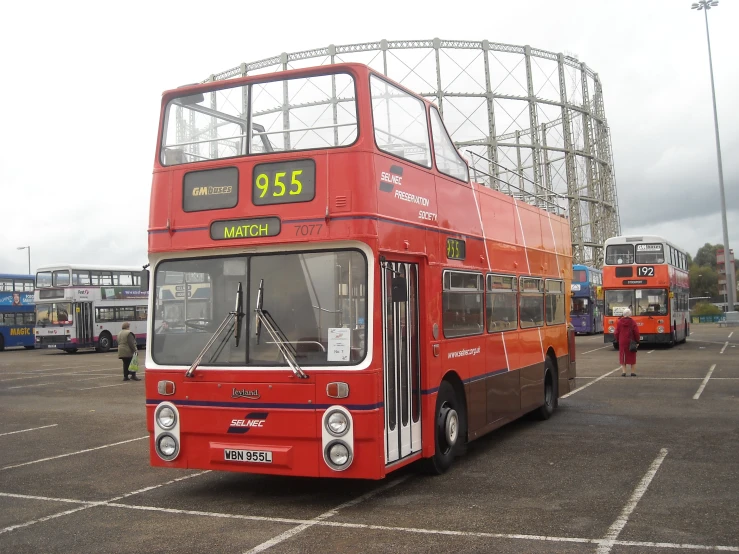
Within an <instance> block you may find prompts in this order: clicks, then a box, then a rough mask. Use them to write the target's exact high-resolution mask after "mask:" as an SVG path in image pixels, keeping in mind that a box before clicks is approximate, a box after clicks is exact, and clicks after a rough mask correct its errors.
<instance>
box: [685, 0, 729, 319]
mask: <svg viewBox="0 0 739 554" xmlns="http://www.w3.org/2000/svg"><path fill="white" fill-rule="evenodd" d="M716 6H718V0H700V1H699V2H696V3H694V4H693V5H692V6H691V8H692V9H694V10H698V11H701V10H703V15H704V16H705V20H706V40H707V41H708V68H709V69H710V71H711V95H712V97H713V123H714V126H715V128H716V157H717V158H718V186H719V190H720V191H721V223H722V224H723V231H724V269H725V271H726V296H727V298H726V301H727V309H728V311H730V312H733V311H734V300H735V295H736V283H735V280H734V277H735V276H734V272H733V271H732V269H731V263H730V262H729V260H730V259H731V250H729V227H728V225H727V223H726V195H725V194H724V169H723V163H722V162H721V142H720V141H719V136H718V112H717V111H716V87H715V85H714V83H713V60H712V58H711V36H710V34H709V33H708V10H710V9H711V8H714V7H716Z"/></svg>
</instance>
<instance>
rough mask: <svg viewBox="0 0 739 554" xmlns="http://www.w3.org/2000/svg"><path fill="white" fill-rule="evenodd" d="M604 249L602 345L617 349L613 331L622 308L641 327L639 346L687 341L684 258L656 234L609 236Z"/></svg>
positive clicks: (686, 286) (686, 264)
mask: <svg viewBox="0 0 739 554" xmlns="http://www.w3.org/2000/svg"><path fill="white" fill-rule="evenodd" d="M605 251H606V257H605V261H606V263H605V265H604V266H603V291H604V294H605V316H604V324H603V328H604V330H605V332H604V335H603V337H604V339H603V340H604V341H605V343H606V344H608V343H609V342H612V343H613V348H615V349H618V343H617V342H615V341H614V336H613V333H614V331H615V328H616V324H617V323H618V318H619V317H621V315H622V314H623V311H624V310H625V309H626V308H628V309H630V310H631V314H632V319H634V321H635V322H636V324H637V326H638V327H639V333H640V335H641V339H640V341H641V342H643V343H653V344H654V343H656V344H668V345H670V346H672V345H674V344H676V343H678V342H685V340H686V338H687V337H688V336H689V335H690V323H689V320H690V311H689V309H690V308H689V306H688V304H689V302H688V299H689V297H690V282H689V279H688V255H687V254H686V253H685V252H684V251H683V250H680V249H679V248H677V247H676V246H674V245H673V244H672V243H670V242H668V241H666V240H665V239H663V238H662V237H658V236H654V235H650V236H646V235H645V236H621V237H612V238H610V239H608V240H607V241H606V243H605Z"/></svg>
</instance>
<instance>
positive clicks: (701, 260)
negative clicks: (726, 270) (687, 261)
mask: <svg viewBox="0 0 739 554" xmlns="http://www.w3.org/2000/svg"><path fill="white" fill-rule="evenodd" d="M717 248H721V249H723V246H721V245H720V244H710V243H708V242H707V243H706V244H704V245H703V246H701V247H700V248H699V249H698V252H697V253H696V255H695V258H693V263H694V264H696V265H699V266H706V265H707V266H711V267H712V268H713V269H714V270H715V269H716V268H717V267H718V264H717V263H716V249H717Z"/></svg>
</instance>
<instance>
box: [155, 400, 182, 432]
mask: <svg viewBox="0 0 739 554" xmlns="http://www.w3.org/2000/svg"><path fill="white" fill-rule="evenodd" d="M154 417H156V419H157V423H158V424H159V427H161V428H162V429H171V428H172V427H174V425H175V423H177V414H175V412H174V410H173V409H172V408H170V407H169V406H167V405H166V404H165V405H162V406H159V408H158V409H157V412H156V414H155V416H154Z"/></svg>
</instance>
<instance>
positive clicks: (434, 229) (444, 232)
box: [149, 215, 483, 242]
mask: <svg viewBox="0 0 739 554" xmlns="http://www.w3.org/2000/svg"><path fill="white" fill-rule="evenodd" d="M330 219H331V220H335V221H341V220H344V221H351V220H355V219H356V220H362V219H365V220H372V221H384V222H385V223H392V224H394V225H400V226H401V227H411V228H413V229H419V230H422V231H432V232H434V233H439V234H442V235H451V236H460V237H466V238H468V239H470V240H479V241H480V242H482V241H483V238H482V237H479V236H476V235H470V234H467V233H460V232H458V231H452V230H451V229H443V228H441V227H432V226H427V225H422V224H420V223H411V222H408V221H396V220H394V219H390V218H388V217H383V216H379V215H344V216H338V217H331V218H330ZM318 221H326V219H325V218H323V217H317V218H309V219H284V220H282V223H312V222H318ZM208 229H209V227H189V228H185V229H154V230H150V231H149V234H150V235H156V234H160V233H170V232H171V233H172V234H175V233H184V232H188V231H207V230H208Z"/></svg>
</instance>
